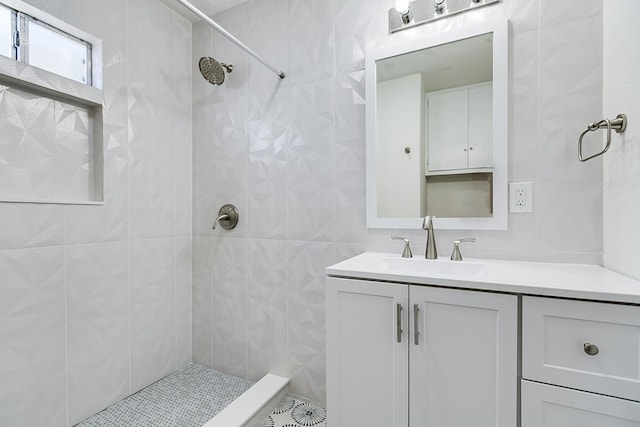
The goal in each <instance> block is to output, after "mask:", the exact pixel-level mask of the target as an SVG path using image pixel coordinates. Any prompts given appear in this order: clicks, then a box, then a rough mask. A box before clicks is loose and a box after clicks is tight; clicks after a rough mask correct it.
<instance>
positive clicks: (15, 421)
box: [0, 247, 67, 426]
mask: <svg viewBox="0 0 640 427" xmlns="http://www.w3.org/2000/svg"><path fill="white" fill-rule="evenodd" d="M64 317H65V301H64V249H63V248H61V247H55V248H36V249H24V250H11V251H2V252H0V424H1V425H3V426H44V425H52V426H63V425H65V424H66V417H67V414H66V403H67V399H66V382H65V319H64Z"/></svg>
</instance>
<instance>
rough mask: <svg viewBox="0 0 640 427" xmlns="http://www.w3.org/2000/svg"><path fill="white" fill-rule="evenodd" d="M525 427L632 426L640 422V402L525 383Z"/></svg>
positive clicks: (523, 419)
mask: <svg viewBox="0 0 640 427" xmlns="http://www.w3.org/2000/svg"><path fill="white" fill-rule="evenodd" d="M521 417H522V423H521V426H522V427H571V426H580V427H604V426H606V427H629V426H637V425H638V423H640V403H638V402H630V401H628V400H624V399H617V398H615V397H608V396H602V395H598V394H593V393H586V392H584V391H577V390H570V389H567V388H562V387H556V386H551V385H547V384H540V383H534V382H530V381H525V380H523V381H522V411H521Z"/></svg>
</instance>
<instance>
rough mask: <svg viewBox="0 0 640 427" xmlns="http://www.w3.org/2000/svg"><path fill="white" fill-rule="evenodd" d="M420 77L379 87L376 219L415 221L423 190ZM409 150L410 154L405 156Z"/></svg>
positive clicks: (419, 212) (383, 84)
mask: <svg viewBox="0 0 640 427" xmlns="http://www.w3.org/2000/svg"><path fill="white" fill-rule="evenodd" d="M422 92H423V91H422V76H420V74H413V75H410V76H405V77H401V78H397V79H393V80H387V81H384V82H380V83H378V87H377V90H376V96H377V99H378V104H377V106H378V110H377V117H378V122H377V128H378V130H377V134H378V139H377V141H376V144H377V150H378V158H379V159H380V161H379V162H378V166H377V171H378V176H377V180H378V181H377V185H378V215H379V216H381V217H383V218H417V217H419V216H424V215H426V212H424V211H423V210H422V204H423V200H424V199H425V198H426V194H423V193H422V191H423V190H424V186H425V184H424V181H425V178H424V159H423V157H424V132H423V130H424V128H423V123H424V109H423V105H424V101H423V96H422ZM405 147H409V148H410V150H411V151H410V153H406V152H405Z"/></svg>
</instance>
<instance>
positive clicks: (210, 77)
mask: <svg viewBox="0 0 640 427" xmlns="http://www.w3.org/2000/svg"><path fill="white" fill-rule="evenodd" d="M198 66H199V67H200V73H201V74H202V77H204V79H205V80H206V81H208V82H209V83H211V84H213V85H221V84H222V83H224V70H227V73H230V72H231V71H233V65H231V64H229V65H227V64H223V63H221V62H218V61H216V60H215V59H213V58H211V57H209V56H205V57H202V58H200V62H198ZM223 68H224V69H223Z"/></svg>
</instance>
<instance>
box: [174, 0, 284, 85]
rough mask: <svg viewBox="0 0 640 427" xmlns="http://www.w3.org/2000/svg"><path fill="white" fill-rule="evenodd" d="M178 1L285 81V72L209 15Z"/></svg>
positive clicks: (179, 0)
mask: <svg viewBox="0 0 640 427" xmlns="http://www.w3.org/2000/svg"><path fill="white" fill-rule="evenodd" d="M176 1H177V2H178V3H180V4H181V5H183V6H184V7H186V8H187V9H189V10H190V11H191V12H193V13H195V14H196V15H198V17H200V19H202V20H203V21H204V22H206V23H207V24H209V25H210V26H211V27H212V28H213V29H214V30H216V31H217V32H219V33H220V34H222V35H223V36H225V37H226V38H227V39H229V41H231V42H232V43H233V44H235V45H236V46H238V47H239V48H240V49H242V50H244V51H245V52H247V53H248V54H249V55H251V56H253V57H254V58H255V59H257V60H258V61H260V62H261V63H262V65H264V66H265V67H267V68H268V69H270V70H271V71H273V72H274V73H276V74H277V75H278V77H280V78H281V79H284V77H285V74H284V72H283V71H280V70H278V69H277V68H275V67H272V66H271V65H269V64H268V63H267V62H266V61H265V60H264V59H262V57H260V55H258V54H257V53H255V52H254V51H253V50H251V49H250V48H249V47H247V46H246V45H245V44H244V43H242V42H241V41H240V40H238V39H237V38H235V37H234V36H233V35H232V34H231V33H230V32H228V31H227V30H225V29H224V28H222V27H221V26H220V25H219V24H218V23H217V22H215V21H214V20H213V19H211V18H209V17H208V16H207V15H205V14H204V13H203V12H202V11H201V10H200V9H198V8H197V7H195V6H194V5H192V4H191V3H189V2H188V1H187V0H176Z"/></svg>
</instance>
